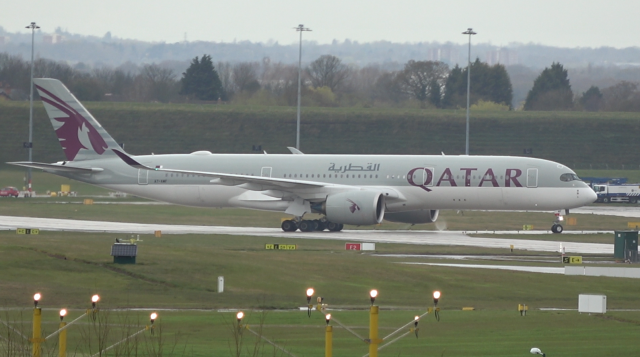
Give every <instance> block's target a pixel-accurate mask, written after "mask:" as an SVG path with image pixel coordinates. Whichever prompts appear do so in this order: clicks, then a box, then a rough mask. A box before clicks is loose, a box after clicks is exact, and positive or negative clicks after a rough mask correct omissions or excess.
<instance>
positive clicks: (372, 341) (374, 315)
mask: <svg viewBox="0 0 640 357" xmlns="http://www.w3.org/2000/svg"><path fill="white" fill-rule="evenodd" d="M369 296H370V297H371V308H370V310H369V357H378V344H380V342H382V341H381V340H380V339H379V338H378V311H379V310H378V306H376V305H374V303H375V301H376V297H377V296H378V290H371V291H370V292H369Z"/></svg>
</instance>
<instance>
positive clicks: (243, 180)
mask: <svg viewBox="0 0 640 357" xmlns="http://www.w3.org/2000/svg"><path fill="white" fill-rule="evenodd" d="M112 150H113V152H114V153H115V154H116V155H118V156H119V157H120V158H121V159H122V161H124V162H125V163H126V164H127V165H129V166H131V167H133V168H136V169H143V170H149V171H162V172H171V173H178V174H191V175H201V176H206V177H211V178H212V180H211V183H212V184H217V185H225V186H238V187H241V188H244V189H246V190H251V191H267V190H276V191H283V192H290V193H294V194H296V195H299V196H301V197H303V198H305V199H324V198H326V196H327V195H328V194H330V193H337V192H346V191H352V190H361V189H362V187H360V186H351V185H336V184H330V183H326V182H314V181H299V180H291V179H281V178H274V177H261V176H248V175H234V174H226V173H218V172H206V171H189V170H173V169H165V168H163V167H150V166H146V165H144V164H141V163H139V162H138V161H136V160H135V159H134V158H132V157H131V156H129V155H127V154H126V153H124V152H122V151H120V150H117V149H112ZM375 189H376V190H380V191H382V192H383V193H384V194H385V196H386V197H387V198H388V199H400V200H404V196H402V194H400V193H399V192H398V191H396V190H394V189H392V188H388V187H375Z"/></svg>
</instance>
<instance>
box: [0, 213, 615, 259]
mask: <svg viewBox="0 0 640 357" xmlns="http://www.w3.org/2000/svg"><path fill="white" fill-rule="evenodd" d="M16 228H39V229H41V230H45V231H75V232H106V233H121V234H153V233H154V231H158V230H159V231H162V234H229V235H244V236H258V237H274V238H298V239H329V240H343V241H352V242H372V243H403V244H417V245H444V246H447V245H450V246H472V247H485V248H498V249H505V250H506V249H509V246H510V245H513V246H514V248H515V249H516V250H531V251H541V252H559V251H560V246H561V245H562V246H563V247H564V248H565V252H566V253H567V254H572V253H581V254H607V255H612V254H613V244H597V243H575V242H562V240H557V241H541V240H530V239H501V238H475V237H469V236H468V235H467V233H474V234H475V233H494V232H460V231H385V230H347V231H342V232H332V233H329V232H307V233H302V232H294V233H286V232H283V231H282V230H280V229H279V228H255V227H224V226H189V225H169V224H144V223H121V222H104V221H82V220H72V219H53V218H32V217H14V216H0V230H15V229H16ZM501 233H504V234H516V233H519V234H521V235H523V236H534V235H536V234H544V233H545V232H542V231H520V232H516V231H501V232H495V234H501ZM572 233H573V234H591V233H602V232H588V231H585V232H571V231H565V233H562V235H564V234H572ZM606 233H613V232H606ZM562 235H557V238H558V239H561V238H562ZM554 238H555V236H554ZM612 238H613V236H612ZM612 240H613V239H612ZM275 243H277V242H275Z"/></svg>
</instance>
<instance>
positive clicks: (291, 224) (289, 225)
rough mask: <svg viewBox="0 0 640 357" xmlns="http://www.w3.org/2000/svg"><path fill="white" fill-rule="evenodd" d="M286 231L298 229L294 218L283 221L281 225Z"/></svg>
mask: <svg viewBox="0 0 640 357" xmlns="http://www.w3.org/2000/svg"><path fill="white" fill-rule="evenodd" d="M280 227H281V228H282V230H283V231H285V232H295V231H297V230H298V225H297V224H296V222H295V221H293V220H290V219H288V220H286V221H282V225H281V226H280Z"/></svg>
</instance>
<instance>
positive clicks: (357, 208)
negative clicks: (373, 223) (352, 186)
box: [347, 199, 360, 213]
mask: <svg viewBox="0 0 640 357" xmlns="http://www.w3.org/2000/svg"><path fill="white" fill-rule="evenodd" d="M347 201H349V202H351V206H349V211H351V213H354V212H355V211H359V210H360V206H358V204H357V203H355V202H353V201H351V200H350V199H347Z"/></svg>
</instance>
